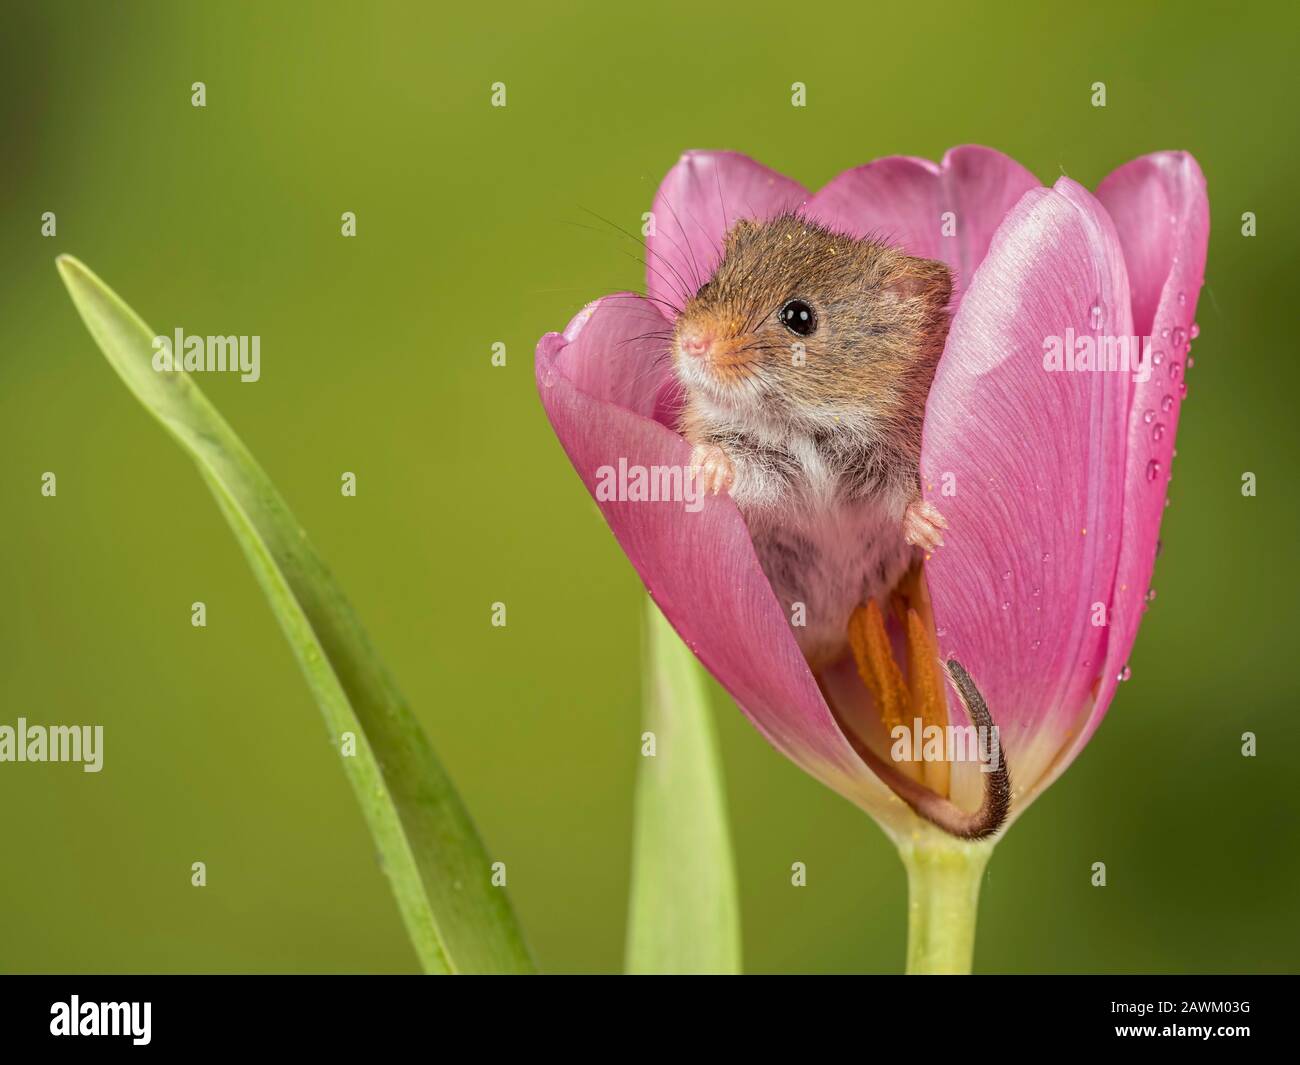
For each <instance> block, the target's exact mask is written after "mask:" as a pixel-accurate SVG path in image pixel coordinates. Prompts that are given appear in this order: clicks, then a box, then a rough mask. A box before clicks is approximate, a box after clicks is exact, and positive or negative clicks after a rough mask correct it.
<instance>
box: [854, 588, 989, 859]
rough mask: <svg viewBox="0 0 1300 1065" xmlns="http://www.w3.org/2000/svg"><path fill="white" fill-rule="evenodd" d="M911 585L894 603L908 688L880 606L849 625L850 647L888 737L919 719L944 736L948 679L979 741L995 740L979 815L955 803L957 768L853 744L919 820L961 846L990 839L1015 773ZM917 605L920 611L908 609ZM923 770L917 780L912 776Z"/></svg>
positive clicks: (859, 613) (870, 606)
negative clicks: (894, 757)
mask: <svg viewBox="0 0 1300 1065" xmlns="http://www.w3.org/2000/svg"><path fill="white" fill-rule="evenodd" d="M912 583H913V582H904V588H902V589H900V593H899V596H898V598H896V600H895V606H896V607H897V608H898V611H899V613H900V615H902V616H901V617H900V621H902V623H903V626H904V630H905V633H906V645H907V665H908V677H907V680H906V681H905V680H904V678H903V673H902V670H901V669H900V668H899V666H898V663H897V661H895V659H894V653H893V647H892V645H891V643H890V640H889V634H888V632H887V631H886V629H885V622H884V616H883V615H882V613H881V610H880V607H879V606H878V605H877V604H876V602H875V601H874V600H872V601H871V602H868V603H867V604H866V605H865V606H861V607H859V608H858V609H857V610H856V611H854V613H853V616H852V617H851V618H850V619H849V646H850V648H851V649H852V652H853V658H854V661H855V663H856V664H857V668H858V675H859V676H860V677H861V678H862V682H863V684H865V685H866V687H867V690H868V691H869V692H870V693H871V697H872V699H873V700H874V702H875V705H876V707H877V709H878V711H879V713H880V717H881V722H882V723H883V724H884V726H885V730H886V732H887V733H890V734H892V733H893V730H894V728H895V727H897V726H902V727H904V728H907V727H908V725H907V723H906V718H908V717H912V718H915V719H916V720H917V721H918V722H919V723H920V725H921V727H922V730H924V729H926V728H928V727H929V726H932V725H938V726H939V727H940V729H941V730H942V729H943V728H944V726H946V725H947V722H948V708H947V700H946V698H945V694H944V679H945V678H946V680H947V681H948V683H950V684H951V685H952V687H953V690H954V691H955V692H956V693H957V697H958V699H959V700H960V701H961V704H962V707H963V708H964V709H965V711H966V715H967V717H968V719H969V720H970V722H971V724H972V725H974V726H975V728H976V730H977V733H978V734H979V735H980V736H982V737H992V743H990V744H989V747H988V750H987V757H988V761H987V763H986V764H983V765H981V766H980V769H981V775H982V776H983V778H984V797H983V801H982V802H981V804H980V807H979V809H978V810H976V811H975V812H974V813H968V812H967V811H965V810H962V809H960V808H959V807H958V806H956V805H955V804H954V803H953V802H952V801H951V799H949V797H948V795H949V785H950V768H951V767H950V765H949V763H948V762H947V761H946V760H944V759H940V760H932V759H931V760H927V759H924V758H922V759H921V761H920V762H919V763H917V762H904V763H902V767H901V768H900V766H899V765H898V764H895V763H892V762H888V761H886V760H885V759H884V758H882V757H880V755H878V754H877V753H876V752H875V751H874V750H872V749H871V748H870V746H868V745H867V744H866V743H863V742H861V740H860V739H859V738H858V737H856V736H853V735H852V734H850V739H851V740H852V741H854V747H855V748H856V749H857V751H858V753H859V754H860V755H862V757H863V759H864V760H865V761H866V763H867V764H868V766H869V767H870V768H871V769H872V771H873V772H874V773H875V774H876V776H878V777H879V778H880V779H881V780H882V781H883V782H884V783H885V784H886V785H888V787H889V788H890V790H892V791H893V792H894V794H896V795H897V796H898V797H899V798H900V799H902V800H903V801H904V802H905V803H907V805H908V806H910V807H911V808H912V810H913V811H915V812H916V813H917V814H918V815H919V816H921V817H923V818H925V819H926V820H927V821H930V822H931V823H932V824H935V825H937V826H938V827H940V828H942V829H943V830H944V831H945V832H948V833H950V834H951V835H954V836H958V837H960V838H962V839H984V838H985V837H987V836H991V835H993V834H994V833H995V832H997V831H998V829H1000V828H1001V827H1002V824H1003V822H1005V821H1006V817H1007V812H1008V809H1009V808H1010V804H1011V771H1010V768H1009V767H1008V765H1007V759H1006V753H1005V751H1004V750H1003V749H1002V744H1001V741H1000V739H997V738H996V737H997V729H996V728H995V726H994V724H993V716H992V715H991V714H990V713H989V709H988V706H987V704H986V703H985V702H984V697H983V696H982V695H981V694H980V692H979V689H978V688H977V687H976V686H975V682H974V681H973V680H971V677H970V674H969V673H967V672H966V670H965V668H964V667H963V666H962V664H961V663H960V662H958V661H957V660H956V659H955V658H951V659H949V660H948V663H947V665H946V667H945V666H944V665H943V663H942V660H941V659H940V657H939V651H938V643H937V640H936V638H935V636H934V628H933V623H932V621H931V619H930V618H929V616H928V615H929V610H928V605H929V604H928V603H927V602H926V601H925V600H924V595H923V582H920V581H917V582H915V584H914V586H913V587H908V586H909V585H912ZM913 602H914V603H916V604H917V605H915V606H914V605H910V604H911V603H913ZM918 606H919V607H920V609H918ZM923 615H924V616H923ZM994 745H996V751H994V750H993V746H994ZM918 764H919V765H920V767H921V768H920V771H919V773H918V772H917V770H916V769H914V768H913V766H915V765H918Z"/></svg>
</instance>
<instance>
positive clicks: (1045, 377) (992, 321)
mask: <svg viewBox="0 0 1300 1065" xmlns="http://www.w3.org/2000/svg"><path fill="white" fill-rule="evenodd" d="M1093 308H1099V312H1094V310H1093ZM1067 330H1072V331H1073V336H1074V337H1085V336H1087V337H1091V338H1093V342H1094V343H1095V342H1096V339H1097V337H1098V336H1101V335H1116V336H1128V334H1130V333H1131V332H1132V327H1131V311H1130V297H1129V286H1128V278H1127V274H1126V272H1125V267H1124V259H1123V253H1122V251H1121V249H1120V244H1119V238H1118V236H1117V235H1116V233H1115V230H1114V226H1113V225H1112V223H1111V220H1110V218H1109V216H1108V215H1107V214H1106V212H1105V210H1104V209H1103V208H1102V207H1101V205H1100V204H1099V203H1097V201H1096V200H1095V199H1094V198H1093V196H1092V195H1091V194H1090V193H1089V192H1088V191H1087V190H1085V189H1084V188H1082V187H1081V186H1079V185H1078V184H1076V183H1075V182H1073V181H1070V180H1069V179H1066V178H1062V179H1061V180H1060V181H1058V182H1057V183H1056V185H1055V186H1054V187H1053V188H1052V189H1050V190H1049V189H1037V190H1031V191H1030V192H1029V193H1027V194H1026V195H1025V196H1024V197H1023V198H1022V199H1021V200H1020V202H1019V203H1018V204H1017V205H1016V206H1015V207H1014V208H1013V209H1012V210H1011V212H1010V213H1009V214H1008V216H1007V218H1006V220H1005V221H1004V222H1003V224H1002V226H1001V227H1000V228H999V229H998V231H997V233H996V234H995V235H994V237H993V240H992V243H991V245H990V247H989V250H988V254H987V255H986V257H985V258H984V261H983V263H982V265H981V266H980V269H979V272H978V273H977V274H976V275H975V277H974V279H973V281H972V283H971V286H970V288H969V290H968V292H967V294H966V297H965V299H964V301H963V302H962V305H961V307H960V309H959V310H958V312H957V315H956V317H955V319H954V321H953V324H952V328H951V331H950V333H949V337H948V343H947V346H946V348H945V351H944V355H943V358H942V359H941V361H940V363H939V368H938V371H937V373H936V376H935V381H934V385H933V387H932V388H931V391H930V396H929V401H928V403H927V407H926V420H925V435H924V442H923V448H922V456H921V473H922V489H923V493H924V495H925V497H926V498H927V499H929V500H931V501H932V502H933V503H934V504H935V505H936V506H938V507H939V509H940V510H941V511H942V512H943V513H944V515H945V517H946V518H947V519H948V523H949V532H948V533H947V534H946V541H947V545H946V546H945V547H943V548H940V549H939V550H938V551H937V552H936V553H935V554H934V557H933V558H932V559H931V560H930V561H929V562H928V563H927V566H926V572H927V577H928V581H929V586H930V591H931V595H932V600H933V605H934V614H935V621H936V625H937V627H938V632H939V643H940V650H941V652H942V654H943V656H944V657H945V658H948V657H956V658H958V659H959V660H960V661H961V662H962V664H963V665H964V666H965V667H966V669H967V670H968V671H969V672H970V674H971V675H972V677H973V678H974V679H975V681H976V683H977V685H979V686H980V687H981V690H982V691H983V694H984V696H985V699H986V700H987V702H988V705H989V708H990V710H991V711H992V714H993V718H994V720H995V722H996V723H997V724H998V726H999V728H1000V730H1001V733H1002V736H1001V738H1002V741H1003V743H1004V745H1005V747H1006V750H1007V755H1008V758H1009V760H1010V765H1011V773H1012V780H1013V782H1014V783H1015V785H1016V799H1017V801H1016V812H1020V811H1021V810H1023V808H1024V806H1025V805H1027V802H1028V800H1029V798H1031V797H1032V794H1033V793H1034V790H1035V784H1036V783H1037V781H1038V780H1039V779H1040V778H1041V776H1042V775H1043V773H1044V772H1045V771H1046V770H1047V769H1048V767H1049V766H1050V765H1051V763H1052V761H1053V760H1054V759H1055V758H1056V756H1057V754H1058V753H1059V751H1060V750H1061V748H1062V746H1063V745H1064V743H1065V742H1066V740H1067V738H1068V736H1069V734H1070V732H1071V731H1072V730H1074V729H1076V728H1077V727H1078V725H1079V724H1080V718H1081V716H1082V712H1083V711H1085V710H1086V709H1087V707H1088V706H1089V705H1090V704H1091V702H1092V694H1093V690H1094V685H1095V682H1096V679H1097V677H1098V675H1099V673H1100V672H1101V670H1102V663H1103V661H1104V656H1105V651H1106V642H1107V632H1108V630H1107V628H1106V627H1105V625H1101V624H1095V623H1094V608H1093V604H1097V603H1100V604H1102V606H1103V607H1105V606H1106V605H1107V604H1109V602H1110V593H1111V587H1112V583H1113V580H1114V575H1115V570H1116V565H1117V561H1118V557H1119V549H1120V541H1121V533H1122V516H1123V481H1122V477H1121V476H1119V471H1121V470H1122V469H1123V463H1124V449H1125V436H1126V419H1127V416H1128V410H1129V405H1130V399H1131V395H1132V391H1133V379H1132V375H1131V374H1129V373H1123V372H1079V371H1073V372H1072V371H1069V370H1061V371H1059V372H1049V371H1048V369H1047V368H1046V366H1047V363H1046V362H1045V351H1046V350H1047V345H1048V343H1049V339H1050V338H1057V339H1058V340H1059V342H1060V343H1061V344H1062V345H1063V346H1064V345H1066V344H1069V343H1070V341H1071V335H1070V334H1069V333H1067ZM1044 500H1048V501H1050V504H1051V505H1050V506H1044ZM955 711H956V712H955V713H954V715H953V719H954V720H956V721H960V708H959V707H958V708H955ZM963 769H964V772H963V776H964V780H963V782H962V786H961V787H959V786H958V784H957V782H956V781H955V780H954V794H955V795H956V794H959V793H964V792H968V791H969V790H970V787H971V779H970V773H971V772H974V770H973V768H972V767H970V766H965V767H963Z"/></svg>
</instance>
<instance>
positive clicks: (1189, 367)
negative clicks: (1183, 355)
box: [1187, 355, 1196, 370]
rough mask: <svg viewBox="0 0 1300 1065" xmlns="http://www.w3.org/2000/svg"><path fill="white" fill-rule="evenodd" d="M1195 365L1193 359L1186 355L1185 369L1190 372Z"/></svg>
mask: <svg viewBox="0 0 1300 1065" xmlns="http://www.w3.org/2000/svg"><path fill="white" fill-rule="evenodd" d="M1195 365H1196V360H1195V359H1193V358H1192V357H1191V356H1190V355H1188V356H1187V368H1188V369H1189V370H1190V369H1191V368H1192V367H1193V366H1195Z"/></svg>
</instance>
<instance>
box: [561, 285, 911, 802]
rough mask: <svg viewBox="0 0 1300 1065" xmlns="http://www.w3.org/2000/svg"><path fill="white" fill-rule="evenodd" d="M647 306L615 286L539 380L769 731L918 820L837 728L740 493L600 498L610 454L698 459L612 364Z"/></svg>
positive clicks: (828, 776)
mask: <svg viewBox="0 0 1300 1065" xmlns="http://www.w3.org/2000/svg"><path fill="white" fill-rule="evenodd" d="M645 307H647V308H650V311H649V313H653V314H657V312H655V311H654V310H653V305H651V304H649V303H648V302H647V303H646V304H645ZM646 313H647V312H646V311H645V309H644V308H640V309H639V308H637V307H636V306H635V305H634V304H632V303H629V302H625V301H621V300H614V299H610V298H606V299H605V300H599V301H597V302H596V303H595V304H593V305H592V306H590V307H588V308H587V309H585V310H584V311H583V312H582V314H581V315H579V317H578V318H577V319H575V320H574V322H573V323H572V324H571V325H570V327H569V329H567V330H566V331H565V333H563V334H560V333H548V334H547V335H546V336H544V337H543V338H542V339H541V341H540V342H539V343H538V345H537V360H536V372H537V384H538V392H539V394H540V396H541V399H542V404H543V406H544V407H545V409H546V413H547V416H548V417H549V419H550V421H551V424H552V426H553V427H554V429H555V432H556V435H557V436H558V438H559V440H560V442H561V444H562V445H563V447H564V450H565V452H566V453H567V454H568V456H569V459H570V461H571V462H572V463H573V467H574V469H575V470H576V471H577V473H578V475H579V477H580V478H581V479H582V482H583V484H584V485H586V487H587V490H588V491H589V492H591V494H592V496H593V498H595V499H596V501H597V504H598V505H599V506H600V508H601V511H602V513H603V514H604V516H605V519H606V521H607V522H608V523H609V526H610V528H611V530H612V531H613V533H614V535H615V537H616V538H617V539H618V542H619V544H620V546H621V547H622V548H623V551H624V552H625V553H626V554H627V556H628V559H629V560H630V561H631V562H632V565H633V566H634V567H635V568H636V570H637V573H638V574H639V575H640V576H641V579H642V580H643V581H644V582H645V585H646V588H647V589H648V590H649V592H650V595H651V596H652V597H653V598H654V600H655V602H656V603H657V604H658V605H659V608H660V609H661V610H662V611H663V613H664V615H665V616H666V617H667V618H668V620H669V621H670V622H671V623H672V625H673V628H674V629H676V630H677V632H678V634H679V635H680V636H681V637H682V639H683V640H684V641H685V642H686V644H687V646H688V647H690V649H691V650H692V651H693V652H694V653H695V655H696V656H697V657H698V658H699V659H700V661H701V662H703V663H704V665H705V667H706V668H707V669H708V670H709V672H711V673H712V674H713V675H714V676H715V677H716V678H717V679H718V681H719V682H720V683H721V684H722V685H723V687H725V688H726V689H727V691H728V692H730V693H731V695H732V696H733V697H734V698H735V700H736V702H737V703H738V704H739V705H740V707H741V709H742V710H743V711H744V712H745V714H746V715H747V716H748V717H749V718H750V720H751V721H752V722H753V723H754V725H755V726H756V727H757V728H758V730H759V731H760V732H761V733H762V734H763V735H764V736H765V737H766V738H767V739H768V741H769V742H770V743H771V744H772V745H773V746H774V747H776V748H777V750H779V751H780V752H782V753H783V754H785V755H786V756H787V757H788V758H790V759H791V760H792V761H794V762H795V763H796V764H798V765H799V766H801V767H802V768H803V769H804V770H805V771H806V772H808V773H810V774H811V775H812V776H814V777H816V778H817V779H819V780H821V781H822V782H823V783H825V784H827V785H828V786H830V787H832V788H834V789H835V790H837V791H839V792H840V793H841V794H842V795H844V796H845V797H846V798H848V799H850V800H851V801H853V802H856V803H857V804H858V805H860V806H862V807H863V808H864V809H868V810H869V811H871V812H872V813H875V814H877V815H878V816H882V817H885V818H890V817H893V818H895V819H899V820H902V819H910V818H911V816H912V815H911V814H910V812H909V811H907V809H906V807H904V806H903V804H902V803H901V802H900V800H898V799H897V798H895V797H894V796H893V795H892V793H890V792H888V790H887V789H885V787H884V786H883V785H882V784H880V783H879V782H878V781H877V780H876V778H875V777H874V775H873V774H872V773H871V772H870V771H869V770H868V769H867V768H866V767H865V765H864V764H863V763H862V761H861V760H860V758H859V757H858V755H857V753H856V752H855V751H854V750H853V749H852V747H851V746H850V745H849V743H848V741H847V740H846V739H845V738H844V735H843V734H842V733H841V732H840V729H839V727H838V725H837V724H836V723H835V719H834V717H833V716H832V714H831V712H830V710H829V709H828V707H827V705H826V702H825V700H824V699H823V697H822V695H821V692H820V690H819V689H818V686H817V682H816V681H815V680H814V678H813V676H812V673H811V672H810V671H809V669H808V666H807V664H806V663H805V661H804V658H803V655H802V654H801V653H800V652H799V648H798V645H797V644H796V642H795V640H794V637H793V636H792V634H791V632H790V626H789V623H788V621H787V620H786V617H785V615H784V613H783V612H782V610H781V607H780V605H779V603H778V602H777V600H776V597H775V596H774V595H773V594H772V590H771V587H770V586H769V584H768V581H767V578H766V576H764V574H763V571H762V569H761V568H760V567H759V563H758V559H757V557H756V555H755V554H754V549H753V545H752V543H751V541H750V537H749V531H748V529H747V528H746V526H745V523H744V520H743V519H742V518H741V516H740V512H739V510H737V509H736V506H735V504H734V503H733V502H732V501H731V499H730V498H729V497H726V496H721V497H714V496H710V497H707V498H704V499H702V500H697V501H696V502H697V503H698V504H700V505H699V506H698V509H694V510H693V509H692V507H691V505H690V504H689V501H688V502H687V503H683V502H682V501H681V500H678V501H664V502H650V501H645V500H643V501H633V500H627V499H617V498H615V499H609V498H602V495H607V494H608V493H604V492H601V491H600V490H599V484H600V483H601V481H602V477H608V476H609V474H608V472H606V473H602V472H601V471H602V467H605V468H607V469H617V468H618V467H619V463H620V460H623V461H624V462H625V463H626V465H627V467H628V468H629V469H631V468H633V467H638V466H639V467H643V468H645V469H647V470H648V469H650V468H652V467H670V468H673V467H675V468H678V469H683V468H685V467H686V466H687V465H688V464H689V461H690V455H691V448H690V445H689V444H687V443H686V441H685V440H683V439H682V437H680V436H679V435H678V434H676V433H675V432H672V431H671V430H670V429H668V428H666V427H665V426H664V425H662V424H660V423H659V422H657V421H655V420H654V419H653V418H652V417H650V416H649V414H648V412H649V411H650V410H651V409H652V408H653V406H654V386H653V385H652V384H650V385H648V384H642V385H641V386H640V387H639V388H638V389H636V390H635V391H634V392H633V393H629V392H627V391H626V390H625V389H624V386H623V384H622V382H620V381H619V380H618V379H617V374H616V373H613V372H610V371H608V370H607V369H606V367H605V364H606V363H607V361H608V360H609V359H610V358H611V352H613V351H614V350H615V349H616V347H617V338H619V337H620V335H626V336H636V335H638V334H639V333H640V332H643V331H644V329H643V326H644V323H645V316H646ZM625 347H626V348H629V349H634V348H635V347H636V344H627V345H625Z"/></svg>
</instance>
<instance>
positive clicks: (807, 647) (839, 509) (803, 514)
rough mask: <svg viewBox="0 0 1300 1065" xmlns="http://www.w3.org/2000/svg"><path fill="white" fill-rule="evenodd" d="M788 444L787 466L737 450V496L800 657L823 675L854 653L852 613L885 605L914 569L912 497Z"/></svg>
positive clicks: (909, 491) (886, 480)
mask: <svg viewBox="0 0 1300 1065" xmlns="http://www.w3.org/2000/svg"><path fill="white" fill-rule="evenodd" d="M785 445H786V446H785V447H784V448H782V451H781V454H782V455H783V456H788V457H789V461H788V462H785V461H782V460H781V459H780V458H777V459H774V458H773V453H772V451H771V450H770V449H769V448H765V449H762V450H758V451H752V452H747V451H746V449H744V448H743V447H742V448H733V449H731V450H729V452H728V454H729V458H730V465H731V469H732V473H733V477H732V479H731V485H730V488H731V495H732V498H733V499H734V500H735V502H736V505H737V506H738V507H739V508H740V512H741V514H742V515H743V516H744V518H745V522H746V524H747V525H748V527H749V532H750V536H751V538H752V539H753V541H754V549H755V551H756V553H757V555H758V560H759V563H760V564H761V565H762V567H763V572H764V573H765V574H766V575H767V578H768V581H769V582H770V583H771V585H772V591H773V592H774V593H775V595H776V598H777V601H778V602H779V603H780V604H781V608H782V610H784V612H785V615H786V617H787V618H788V619H790V622H791V626H792V631H793V633H794V636H795V639H796V640H797V641H798V643H799V648H800V650H801V651H803V653H804V657H805V658H807V659H808V660H809V662H810V663H811V664H812V665H813V667H814V668H820V667H822V666H825V665H828V664H830V663H831V662H834V661H835V660H836V659H838V658H839V657H840V656H841V655H842V654H844V653H845V651H846V650H847V649H848V626H849V617H850V615H852V613H853V611H854V610H855V609H856V608H857V607H859V606H861V605H863V604H864V603H866V602H867V600H869V599H871V598H877V599H879V600H880V601H881V606H882V607H884V606H885V605H886V604H885V602H884V599H885V597H886V596H887V595H888V594H889V592H890V591H891V590H892V589H893V588H894V587H895V585H897V583H898V582H899V580H901V578H902V577H903V574H904V573H905V572H906V571H907V568H908V566H910V565H911V563H912V560H913V557H914V552H915V548H913V547H912V546H911V545H910V544H909V543H908V542H907V541H906V539H905V538H904V526H903V518H904V514H905V512H906V511H907V508H908V503H909V500H910V498H911V496H912V495H913V493H914V489H913V488H911V486H910V485H908V484H907V478H899V477H897V476H896V470H895V469H890V468H887V469H886V470H885V471H884V472H885V473H886V474H887V476H885V477H882V478H881V479H879V480H875V479H873V478H871V477H862V476H859V475H858V474H859V472H860V471H853V472H852V473H850V474H845V473H844V472H843V471H836V470H835V469H833V468H832V467H830V466H829V465H828V464H827V462H826V461H824V458H823V456H824V454H825V451H824V449H819V448H817V447H815V446H814V445H813V443H812V442H811V441H803V440H787V441H785ZM805 445H806V446H805Z"/></svg>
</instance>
